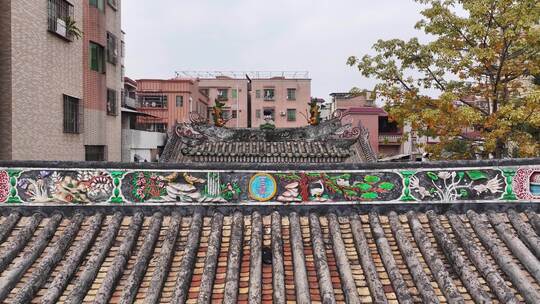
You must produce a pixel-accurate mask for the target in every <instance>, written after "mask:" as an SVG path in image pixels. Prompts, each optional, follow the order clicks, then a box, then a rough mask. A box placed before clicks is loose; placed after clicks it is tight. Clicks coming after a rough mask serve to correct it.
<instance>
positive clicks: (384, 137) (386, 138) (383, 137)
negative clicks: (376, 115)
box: [379, 134, 403, 145]
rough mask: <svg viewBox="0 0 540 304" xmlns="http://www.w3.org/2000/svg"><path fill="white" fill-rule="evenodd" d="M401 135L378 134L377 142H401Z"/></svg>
mask: <svg viewBox="0 0 540 304" xmlns="http://www.w3.org/2000/svg"><path fill="white" fill-rule="evenodd" d="M402 139H403V135H401V134H379V143H382V144H396V145H399V144H401V140H402Z"/></svg>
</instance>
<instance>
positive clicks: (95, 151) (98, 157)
mask: <svg viewBox="0 0 540 304" xmlns="http://www.w3.org/2000/svg"><path fill="white" fill-rule="evenodd" d="M84 149H85V151H84V152H85V153H84V154H85V157H84V159H85V160H86V161H105V160H106V157H105V146H84Z"/></svg>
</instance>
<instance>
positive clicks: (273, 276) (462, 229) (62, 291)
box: [0, 204, 540, 303]
mask: <svg viewBox="0 0 540 304" xmlns="http://www.w3.org/2000/svg"><path fill="white" fill-rule="evenodd" d="M530 207H531V208H529V209H524V208H520V207H519V206H515V208H517V209H506V208H504V207H501V206H500V205H495V204H491V205H484V206H476V207H467V208H450V209H449V210H445V211H442V209H439V208H437V207H436V206H434V205H432V206H431V207H429V206H424V208H423V209H418V208H415V207H408V208H395V207H392V208H385V209H379V208H369V207H368V208H366V207H365V208H351V207H345V206H339V207H338V208H307V209H302V208H300V207H294V208H279V209H277V210H274V209H270V208H267V207H256V208H244V209H242V211H239V209H238V208H204V209H203V208H201V207H193V208H186V207H182V208H161V207H160V208H159V210H158V209H155V208H147V209H129V208H127V207H123V208H118V209H116V210H115V209H97V208H88V207H86V209H85V208H75V209H73V208H68V207H61V208H54V209H53V208H49V209H48V210H41V209H35V208H13V207H12V208H8V209H3V210H2V211H3V215H2V217H1V218H0V301H1V302H5V303H27V302H30V301H32V302H41V303H55V302H57V301H60V302H68V303H80V302H94V301H95V303H104V302H110V303H131V302H132V301H134V300H136V301H140V302H143V301H144V303H171V302H173V303H209V302H211V301H212V302H221V301H223V300H225V303H237V302H238V303H242V302H248V300H249V301H252V303H261V302H262V303H266V302H271V301H273V302H274V303H285V302H286V301H291V302H293V301H297V302H301V303H307V302H309V301H313V302H324V303H336V302H338V303H341V302H348V303H361V302H368V303H370V302H374V303H375V302H377V303H387V302H396V300H397V301H399V302H400V303H413V302H415V303H418V302H429V303H438V302H449V303H464V302H472V301H475V302H484V303H486V302H491V301H500V302H516V301H517V302H523V301H526V302H529V303H539V302H540V292H539V291H540V285H539V283H540V265H539V261H538V257H540V238H539V237H538V235H539V234H540V215H539V213H538V208H537V207H536V206H530ZM61 214H63V215H61Z"/></svg>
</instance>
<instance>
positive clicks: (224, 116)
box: [223, 110, 231, 120]
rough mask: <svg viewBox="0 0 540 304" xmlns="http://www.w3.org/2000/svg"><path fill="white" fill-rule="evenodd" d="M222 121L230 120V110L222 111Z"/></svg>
mask: <svg viewBox="0 0 540 304" xmlns="http://www.w3.org/2000/svg"><path fill="white" fill-rule="evenodd" d="M223 119H225V120H229V119H231V110H224V111H223Z"/></svg>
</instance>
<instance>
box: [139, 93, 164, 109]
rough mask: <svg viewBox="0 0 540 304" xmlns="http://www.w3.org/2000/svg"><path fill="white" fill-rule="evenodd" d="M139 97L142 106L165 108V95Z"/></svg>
mask: <svg viewBox="0 0 540 304" xmlns="http://www.w3.org/2000/svg"><path fill="white" fill-rule="evenodd" d="M139 99H140V102H141V105H142V107H144V108H163V109H166V108H167V95H141V96H139Z"/></svg>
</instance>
